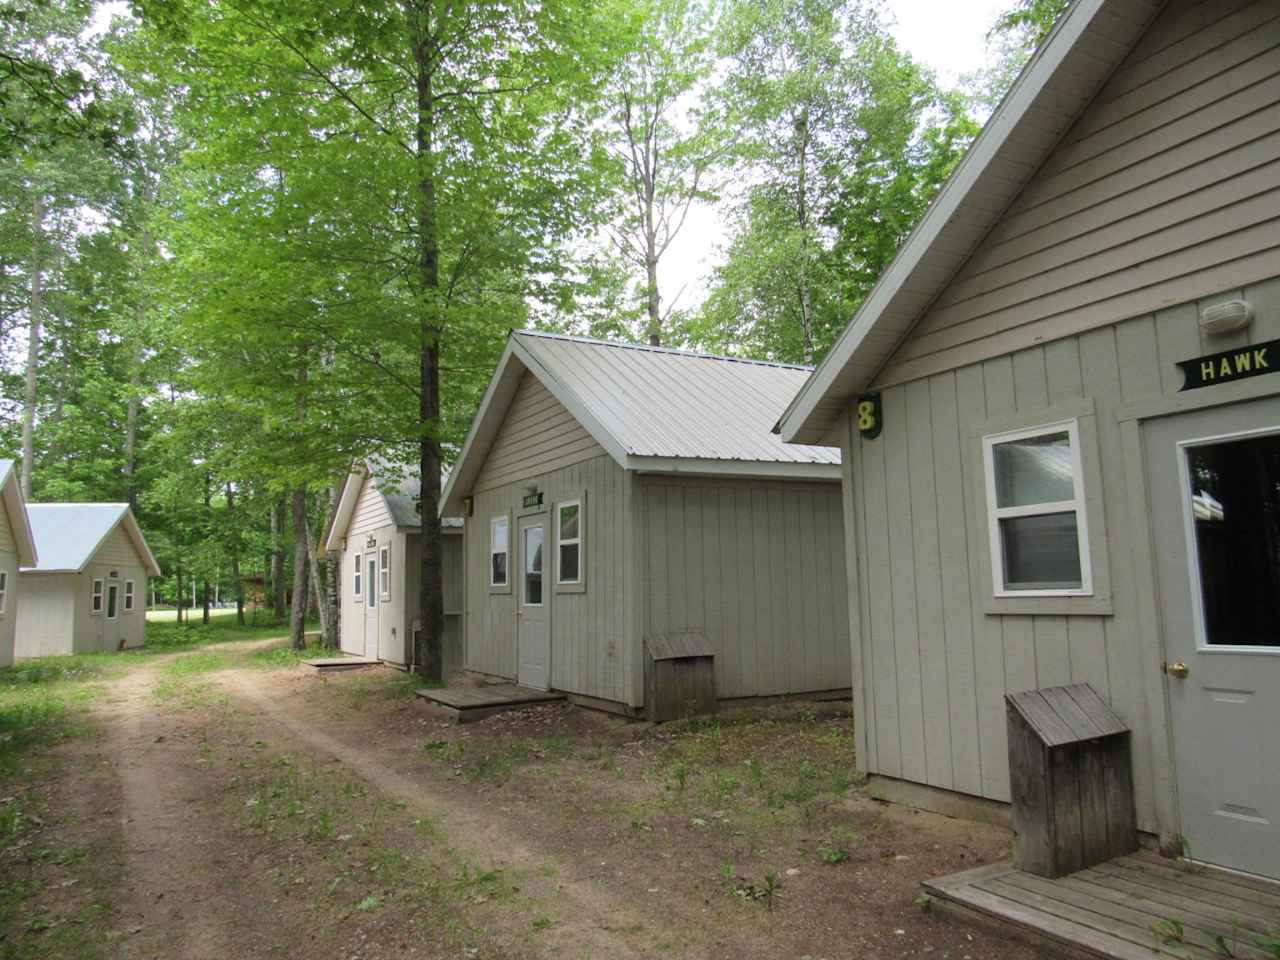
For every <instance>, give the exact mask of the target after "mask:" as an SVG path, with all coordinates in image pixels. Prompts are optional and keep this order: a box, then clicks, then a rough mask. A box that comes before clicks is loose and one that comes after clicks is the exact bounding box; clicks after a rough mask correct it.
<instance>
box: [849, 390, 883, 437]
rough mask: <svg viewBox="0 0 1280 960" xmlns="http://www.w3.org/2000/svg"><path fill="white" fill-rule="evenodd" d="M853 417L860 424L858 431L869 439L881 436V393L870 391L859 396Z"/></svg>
mask: <svg viewBox="0 0 1280 960" xmlns="http://www.w3.org/2000/svg"><path fill="white" fill-rule="evenodd" d="M853 418H854V420H855V421H856V422H857V424H858V432H859V433H860V434H862V435H863V436H864V437H866V438H867V439H868V440H874V439H875V438H876V437H878V436H880V428H881V426H882V423H881V417H880V394H878V393H868V394H864V395H863V396H861V397H859V398H858V403H857V405H856V406H855V407H854V408H853Z"/></svg>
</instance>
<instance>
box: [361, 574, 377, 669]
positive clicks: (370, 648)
mask: <svg viewBox="0 0 1280 960" xmlns="http://www.w3.org/2000/svg"><path fill="white" fill-rule="evenodd" d="M364 597H365V600H364V655H365V656H366V657H370V658H371V659H374V660H376V659H378V557H377V554H375V553H370V554H368V555H367V556H366V557H365V567H364Z"/></svg>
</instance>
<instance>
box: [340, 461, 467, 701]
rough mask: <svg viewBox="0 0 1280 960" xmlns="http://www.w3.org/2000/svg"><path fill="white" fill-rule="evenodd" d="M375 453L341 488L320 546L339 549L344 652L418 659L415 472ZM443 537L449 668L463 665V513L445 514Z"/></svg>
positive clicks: (406, 661) (404, 662)
mask: <svg viewBox="0 0 1280 960" xmlns="http://www.w3.org/2000/svg"><path fill="white" fill-rule="evenodd" d="M399 473H400V472H399V471H396V470H395V469H394V468H392V467H390V466H389V465H387V464H385V463H382V462H381V461H377V460H370V461H368V462H367V463H362V464H359V465H358V466H357V468H356V469H354V470H352V471H351V472H350V474H349V475H348V476H347V478H346V480H345V481H344V483H343V485H342V490H341V491H340V492H339V494H338V507H337V509H336V510H335V511H334V513H333V516H332V518H331V519H330V521H329V525H328V527H327V528H326V530H325V536H324V541H323V542H322V543H321V545H320V550H321V551H322V552H324V551H327V550H338V551H340V552H341V553H342V576H341V578H340V583H341V586H340V591H341V603H340V605H339V609H340V617H341V623H340V625H339V630H338V637H339V645H340V646H341V648H342V651H343V653H347V654H350V655H352V656H357V657H368V658H370V659H373V660H383V661H385V662H387V663H391V664H394V665H396V666H401V667H409V666H412V665H413V651H414V647H413V643H412V637H411V635H410V632H409V631H410V630H412V631H414V633H415V634H416V632H417V630H418V628H419V622H420V621H419V620H418V615H417V614H418V597H419V595H420V594H419V588H418V576H419V570H420V564H421V560H420V558H421V555H422V554H421V547H420V546H419V544H420V543H421V533H422V519H421V515H420V514H419V512H418V503H419V499H420V496H421V485H420V484H419V482H418V478H417V477H416V476H401V475H399ZM441 533H442V534H443V540H444V544H443V546H444V570H443V575H444V672H445V676H446V677H447V676H449V675H450V674H452V673H455V672H457V671H458V670H459V669H461V667H462V520H461V519H459V518H456V517H448V518H446V519H445V520H443V521H442V530H441Z"/></svg>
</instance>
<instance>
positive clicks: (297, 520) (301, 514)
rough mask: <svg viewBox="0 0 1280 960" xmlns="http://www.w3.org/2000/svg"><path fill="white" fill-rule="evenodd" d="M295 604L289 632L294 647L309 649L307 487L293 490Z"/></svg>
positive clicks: (296, 648)
mask: <svg viewBox="0 0 1280 960" xmlns="http://www.w3.org/2000/svg"><path fill="white" fill-rule="evenodd" d="M293 550H294V554H293V604H292V606H291V609H290V614H291V617H290V622H289V633H290V636H291V637H292V638H293V649H295V650H305V649H307V580H308V579H309V571H308V570H307V554H308V551H307V489H306V487H295V488H294V490H293Z"/></svg>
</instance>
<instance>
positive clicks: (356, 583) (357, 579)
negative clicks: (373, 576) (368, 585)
mask: <svg viewBox="0 0 1280 960" xmlns="http://www.w3.org/2000/svg"><path fill="white" fill-rule="evenodd" d="M353 556H354V557H355V558H356V569H355V574H356V575H355V576H354V577H353V578H352V579H351V598H352V599H353V600H363V599H364V589H363V584H364V567H363V566H362V564H363V563H364V557H363V556H362V555H361V553H360V552H359V551H357V552H356V553H355V554H353Z"/></svg>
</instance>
